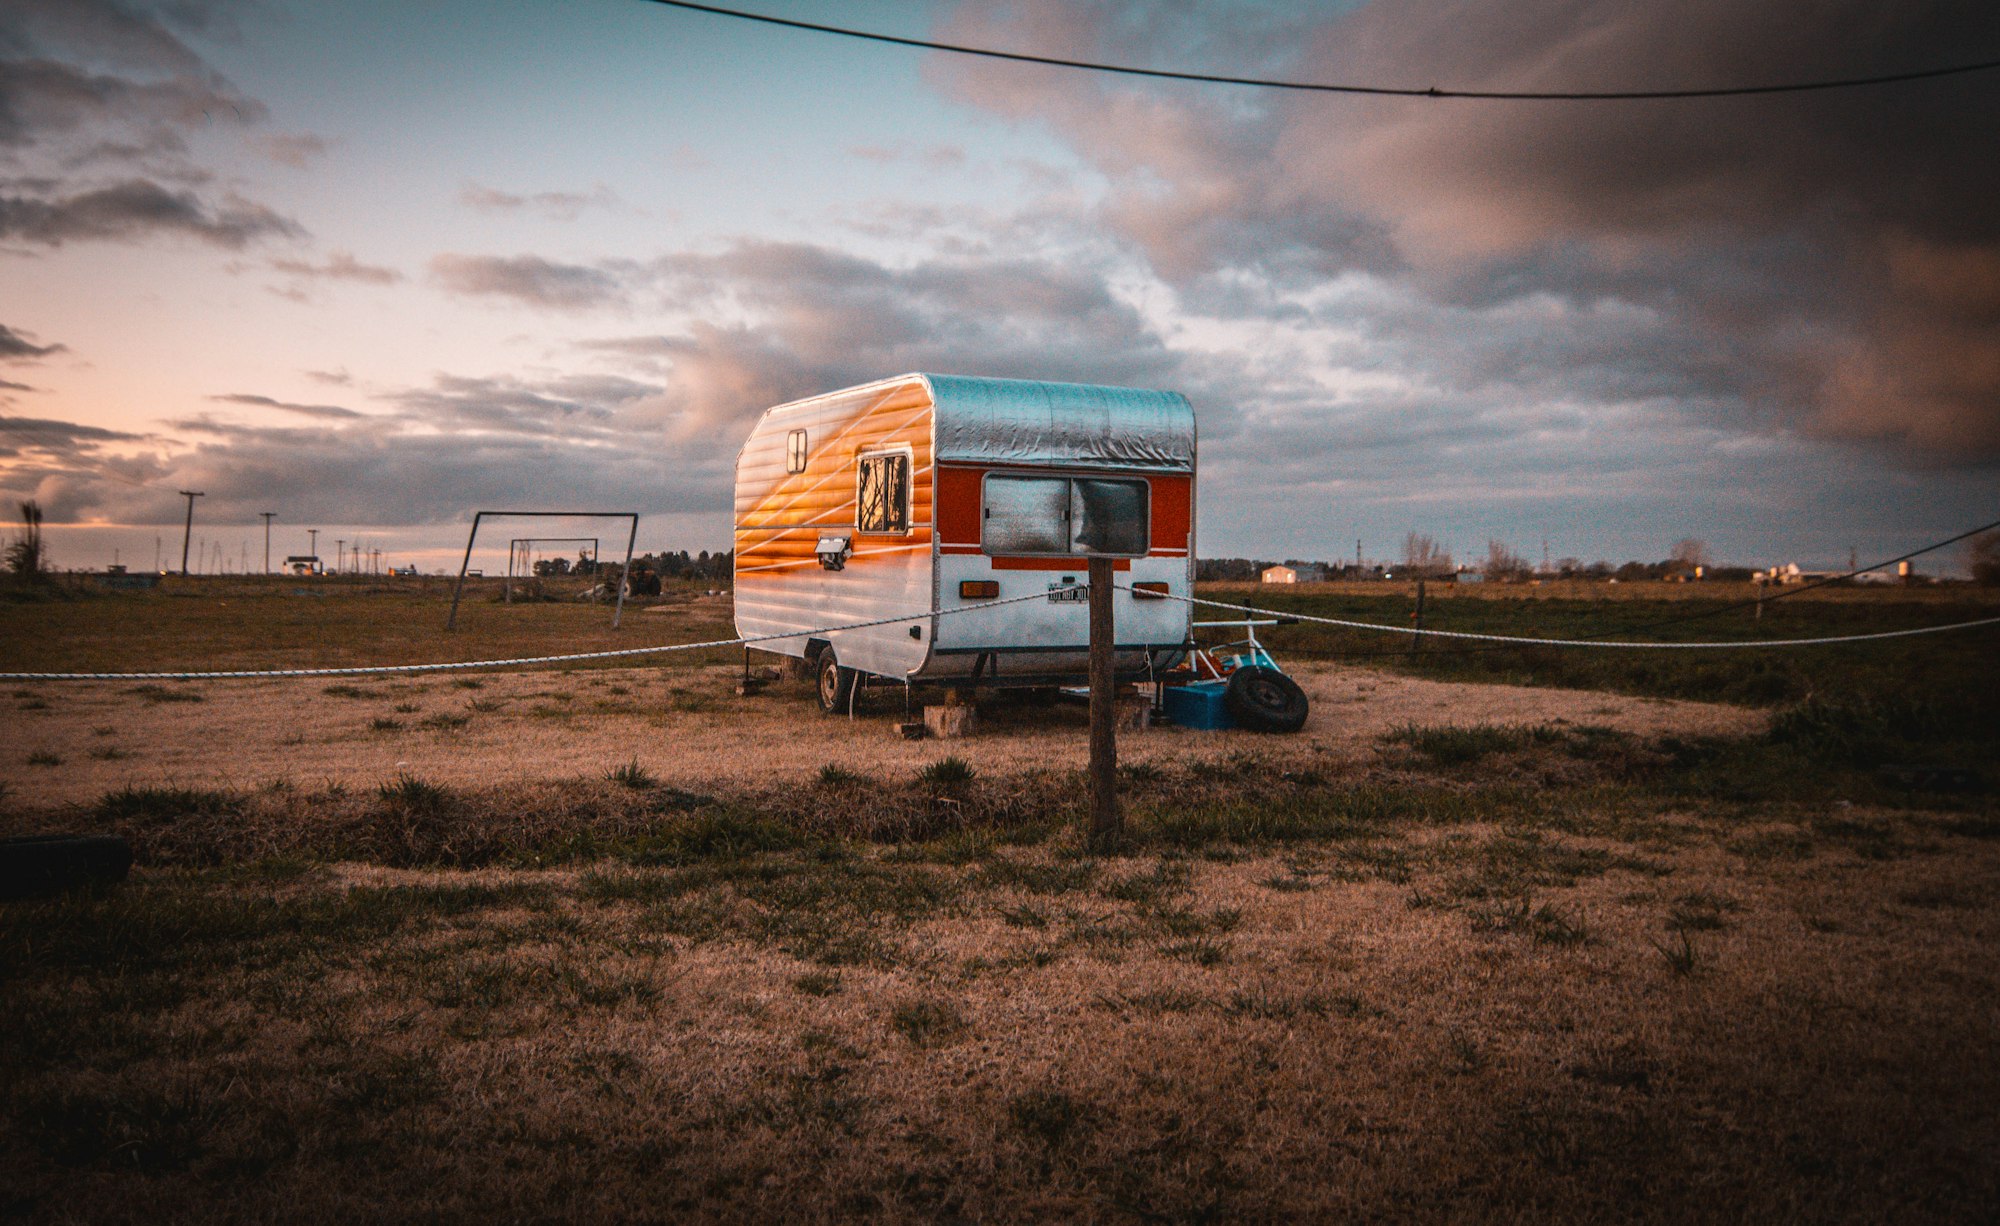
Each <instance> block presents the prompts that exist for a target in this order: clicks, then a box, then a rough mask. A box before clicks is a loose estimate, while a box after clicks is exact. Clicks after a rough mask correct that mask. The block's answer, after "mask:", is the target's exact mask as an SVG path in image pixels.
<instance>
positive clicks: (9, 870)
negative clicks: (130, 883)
mask: <svg viewBox="0 0 2000 1226" xmlns="http://www.w3.org/2000/svg"><path fill="white" fill-rule="evenodd" d="M131 868H132V848H131V845H130V844H128V843H126V841H125V840H124V839H122V838H119V837H117V836H116V835H70V834H42V835H29V836H26V837H23V838H11V839H0V900H9V901H10V900H13V899H20V898H44V897H47V896H48V895H51V894H60V893H62V892H63V891H64V890H70V889H75V888H76V887H77V886H81V885H109V884H111V883H113V882H118V881H123V880H125V874H126V873H127V872H129V871H130V870H131Z"/></svg>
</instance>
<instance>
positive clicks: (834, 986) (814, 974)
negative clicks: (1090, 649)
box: [792, 971, 840, 996]
mask: <svg viewBox="0 0 2000 1226" xmlns="http://www.w3.org/2000/svg"><path fill="white" fill-rule="evenodd" d="M792 990H793V991H795V992H797V993H799V995H801V996H832V995H834V994H835V993H836V992H838V991H840V976H839V975H838V974H836V973H834V972H833V971H807V972H806V973H805V974H803V975H798V976H794V977H793V979H792Z"/></svg>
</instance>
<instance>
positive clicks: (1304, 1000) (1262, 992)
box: [1222, 987, 1367, 1022]
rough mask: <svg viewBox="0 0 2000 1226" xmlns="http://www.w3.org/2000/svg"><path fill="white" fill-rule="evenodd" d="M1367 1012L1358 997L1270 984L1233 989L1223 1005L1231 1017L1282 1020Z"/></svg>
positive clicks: (1224, 1010)
mask: <svg viewBox="0 0 2000 1226" xmlns="http://www.w3.org/2000/svg"><path fill="white" fill-rule="evenodd" d="M1366 1011H1367V1006H1365V1005H1364V1004H1363V1003H1362V1001H1361V998H1360V997H1358V996H1347V995H1337V996H1325V995H1321V994H1320V993H1317V992H1306V993H1301V994H1296V995H1295V994H1292V993H1288V992H1279V991H1274V990H1273V989H1271V988H1268V987H1257V988H1254V989H1249V990H1240V989H1239V990H1238V991H1234V992H1231V993H1230V994H1229V1000H1228V1001H1227V1002H1226V1003H1225V1004H1224V1005H1223V1007H1222V1012H1223V1013H1224V1015H1226V1016H1228V1017H1247V1018H1253V1019H1256V1020H1259V1021H1280V1022H1289V1021H1293V1020H1296V1019H1298V1018H1302V1017H1332V1016H1338V1017H1360V1016H1361V1015H1362V1014H1363V1013H1365V1012H1366Z"/></svg>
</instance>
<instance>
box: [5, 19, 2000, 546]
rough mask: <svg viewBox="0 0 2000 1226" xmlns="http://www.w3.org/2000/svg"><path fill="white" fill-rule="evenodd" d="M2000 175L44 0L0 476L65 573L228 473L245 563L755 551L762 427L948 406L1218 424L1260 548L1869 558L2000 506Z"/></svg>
mask: <svg viewBox="0 0 2000 1226" xmlns="http://www.w3.org/2000/svg"><path fill="white" fill-rule="evenodd" d="M746 6H749V7H756V8H759V9H760V10H761V11H765V12H770V13H778V14H784V15H789V16H795V17H802V18H806V19H821V20H831V21H837V22H840V23H843V24H851V25H856V26H862V27H866V28H870V29H874V30H879V31H883V32H886V33H892V34H898V35H905V36H910V37H919V38H932V39H941V40H944V41H951V42H959V43H968V44H977V45H982V46H991V47H998V48H1004V49H1008V50H1016V51H1025V52H1032V53H1039V54H1046V55H1057V56H1065V57H1072V58H1085V59H1097V60H1108V61H1114V62H1119V63H1126V64H1141V65H1147V66H1153V67H1164V68H1175V69H1186V70H1193V71H1205V72H1215V73H1226V74H1231V75H1269V76H1282V77H1288V78H1292V79H1306V80H1317V81H1339V82H1350V83H1365V84H1383V85H1418V86H1428V85H1437V86H1442V87H1450V88H1477V89H1517V90H1562V89H1571V90H1606V89H1634V88H1641V89H1643V88H1674V87H1699V86H1710V85H1735V84H1757V83H1768V82H1776V81H1786V80H1798V79H1812V78H1824V77H1840V76H1851V75H1866V74H1873V73H1883V72H1895V71H1901V70H1906V69H1915V68H1925V67H1932V66H1939V65H1945V64H1952V63H1962V62H1966V61H1969V60H1977V59H1991V58H1994V57H1996V56H2000V22H1996V20H1995V19H1994V16H1993V10H1992V5H1991V2H1990V0H1939V2H1935V3H1924V2H1920V0H1913V2H1911V3H1904V4H1895V5H1883V4H1880V3H1879V2H1877V0H1867V2H1863V0H1793V2H1791V3H1787V4H1781V5H1760V4H1744V3H1742V0H1672V2H1669V3H1658V2H1647V0H1450V2H1446V0H1400V2H1390V0H1383V2H1380V3H1373V4H1348V5H1328V4H1309V3H1296V4H1281V3H1240V4H1230V3H1194V2H1192V0H1178V2H1162V3H1140V2H1127V3H1109V2H1091V0H999V2H993V3H968V4H962V5H961V4H954V3H949V2H940V3H933V4H921V3H910V4H891V3H885V2H865V0H864V2H856V3H845V4H841V5H814V4H809V3H804V2H802V0H756V2H755V4H754V5H750V4H749V0H746ZM1996 147H2000V73H1996V72H1988V73H1980V74H1971V75H1966V76H1958V77H1951V78H1945V79H1941V80H1936V81H1931V82H1925V83H1918V84H1908V85H1897V86H1889V87H1882V88H1874V89H1858V90H1851V91H1844V92H1838V93H1815V94H1797V95H1785V96H1776V97H1757V98H1739V99H1724V100H1708V101H1684V102H1628V103H1504V102H1450V101H1436V100H1423V99H1379V98H1378V99H1366V98H1355V97H1342V96H1328V95H1312V94H1300V93H1284V92H1276V91H1258V90H1252V89H1244V88H1234V87H1221V86H1212V85H1197V84H1178V83H1171V82H1157V81H1155V82H1148V81H1143V80H1137V79H1133V78H1129V77H1114V76H1105V75H1096V74H1086V73H1078V72H1073V71H1066V70H1062V69H1056V68H1045V67H1032V66H1023V65H1019V64H1007V63H1000V62H994V61H985V60H971V59H966V58H963V57H956V56H949V55H945V54H941V53H934V52H921V51H913V50H906V49H898V48H892V47H886V46H880V45H871V44H865V43H859V42H854V41H850V40H842V39H835V38H829V37H826V36H822V35H814V34H808V33H800V32H793V31H786V30H780V29H774V28H771V27H767V26H759V25H753V24H749V23H744V22H739V21H732V20H729V19H725V18H720V17H713V16H704V15H700V14H695V13H689V12H684V11H678V10H674V9H670V8H663V7H660V6H657V5H651V4H647V3H643V2H642V0H542V2H531V0H510V2H509V3H505V4H492V3H473V2H471V0H429V2H426V3H415V2H409V0H404V2H391V0H380V2H373V3H371V2H368V0H356V2H354V3H342V4H306V3H303V2H301V0H244V2H242V3H229V2H224V0H216V2H209V0H162V2H161V3H158V4H151V5H149V4H145V3H142V2H141V0H0V494H4V496H5V497H6V499H7V501H8V502H9V503H10V504H11V503H13V502H16V501H18V500H20V499H22V498H29V497H32V498H35V499H38V500H39V501H40V503H41V504H42V506H43V508H44V510H45V512H46V514H47V516H48V520H49V524H50V529H49V534H50V539H51V544H52V547H53V550H54V554H55V560H56V562H57V564H58V565H63V566H89V565H101V564H103V563H105V562H108V561H110V560H111V558H112V555H113V551H114V550H117V551H118V556H119V557H120V558H121V560H123V561H126V562H127V563H131V564H135V565H138V566H147V565H150V564H151V563H152V561H153V558H154V557H155V540H156V538H163V539H164V541H165V542H166V547H167V552H168V553H169V555H171V553H172V550H173V548H175V547H177V545H178V536H179V525H180V522H181V514H182V508H183V505H184V504H183V501H182V500H181V499H180V498H179V497H178V496H177V494H176V491H177V490H180V489H197V490H202V491H205V494H206V496H205V497H204V498H203V499H201V500H200V502H199V503H198V505H197V508H196V519H197V525H196V532H197V535H198V536H201V537H203V538H204V539H205V540H206V542H207V543H208V545H209V547H210V549H211V550H214V549H216V548H221V549H222V550H223V552H224V553H225V555H226V557H227V559H228V562H229V564H230V565H231V566H232V567H233V566H236V565H238V564H239V563H240V562H241V560H242V558H243V557H244V556H245V552H246V550H247V553H248V556H249V558H250V560H251V564H252V565H253V567H254V566H255V565H259V564H261V553H262V536H261V528H260V527H259V524H260V521H259V520H258V518H257V512H259V511H275V512H276V513H277V524H278V527H277V529H276V532H277V535H276V537H275V538H274V552H277V553H281V554H282V553H287V552H303V550H304V547H305V542H306V538H305V529H307V528H317V529H319V530H320V538H321V551H322V553H325V554H327V555H329V556H330V555H331V554H332V552H333V551H332V550H331V549H329V548H327V546H328V545H330V544H331V543H332V541H333V539H334V538H336V537H344V538H346V539H348V540H363V541H366V542H367V543H368V544H369V545H371V546H373V547H379V548H382V549H383V550H384V552H385V556H386V557H388V558H389V559H390V560H394V561H418V562H420V563H421V564H422V565H424V566H425V567H426V569H434V568H437V567H440V566H443V565H446V564H447V563H455V561H456V556H455V549H456V547H457V546H458V545H462V542H463V539H464V538H463V534H464V528H465V525H466V524H467V523H468V522H469V520H470V517H471V513H472V511H473V510H475V509H479V508H494V507H502V506H510V507H554V506H562V507H573V508H589V509H606V510H627V509H630V510H637V511H640V512H641V513H643V515H644V516H645V519H644V526H643V528H642V534H641V540H640V546H641V548H642V549H644V548H690V549H699V548H710V549H717V548H725V547H727V541H728V534H729V526H728V517H729V511H728V507H729V497H728V495H729V487H730V481H731V469H732V465H733V463H734V458H735V453H736V449H737V447H738V445H739V443H740V442H741V440H742V437H743V435H744V433H745V431H746V429H747V427H748V424H749V422H750V421H751V420H752V419H753V418H754V417H755V415H756V414H757V413H758V412H759V411H761V410H762V409H763V408H765V407H767V406H769V405H771V404H773V403H777V402H779V401H782V400H786V399H790V398H793V397H797V396H801V395H806V394H810V393H813V392H817V391H824V390H830V389H833V388H836V387H841V386H845V385H849V384H853V383H858V382H862V381H866V380H869V379H874V378H879V377H882V376H885V375H889V374H896V373H901V372H903V371H908V370H931V371H944V372H955V373H966V374H989V375H1002V376H1013V377H1022V378H1048V379H1063V380H1078V381H1085V382H1101V383H1115V384H1126V385H1136V386H1149V387H1167V388H1174V389H1178V390H1180V391H1182V392H1185V393H1186V394H1187V395H1188V397H1189V398H1190V399H1191V400H1192V401H1193V403H1194V405H1195V409H1196V413H1197V416H1198V418H1199V420H1200V424H1201V431H1202V473H1201V492H1200V497H1201V503H1200V534H1201V545H1202V551H1203V553H1205V554H1209V555H1237V554H1248V555H1255V556H1265V557H1286V556H1301V557H1329V558H1336V557H1343V556H1351V555H1352V553H1353V549H1354V542H1355V540H1356V538H1357V537H1358V538H1361V539H1362V541H1363V542H1364V549H1365V551H1366V552H1367V554H1368V556H1369V557H1371V558H1388V557H1393V556H1395V555H1396V554H1397V553H1398V551H1399V549H1400V543H1401V541H1402V538H1403V536H1404V534H1405V533H1406V532H1410V531H1418V532H1423V533H1427V534H1430V535H1432V536H1435V537H1437V538H1439V539H1441V540H1443V541H1445V542H1447V543H1449V544H1450V545H1451V546H1452V547H1453V549H1454V550H1455V551H1456V552H1457V553H1458V555H1459V556H1460V558H1461V559H1465V558H1469V557H1473V556H1476V555H1483V554H1484V552H1485V548H1486V542H1487V541H1488V540H1489V539H1500V540H1503V541H1505V542H1508V543H1509V544H1511V545H1512V546H1513V547H1514V548H1515V549H1516V550H1518V551H1520V552H1522V553H1524V554H1527V555H1529V556H1531V557H1539V555H1540V553H1541V550H1542V546H1543V542H1544V541H1545V540H1546V541H1547V542H1548V547H1549V549H1550V551H1551V552H1552V554H1553V555H1554V556H1557V557H1560V556H1565V555H1573V556H1579V557H1582V558H1585V559H1592V558H1607V559H1610V560H1613V561H1622V560H1624V559H1627V558H1641V559H1648V560H1652V559H1658V558H1660V557H1663V556H1665V555H1666V553H1667V552H1668V550H1669V548H1670V547H1671V546H1672V544H1673V543H1674V542H1675V541H1676V540H1678V539H1680V538H1682V537H1689V536H1692V537H1699V538H1702V539H1704V540H1706V541H1707V542H1708V543H1709V545H1710V547H1711V550H1712V552H1713V553H1714V554H1715V555H1716V556H1718V557H1719V558H1721V559H1724V560H1734V561H1741V562H1773V561H1788V560H1797V561H1800V562H1803V563H1807V564H1817V563H1834V562H1845V560H1846V558H1847V555H1848V551H1849V549H1850V548H1854V549H1858V550H1859V551H1860V553H1861V555H1862V557H1863V559H1864V560H1866V559H1867V558H1868V557H1870V556H1887V555H1891V554H1895V553H1900V552H1902V551H1903V550H1905V549H1907V548H1911V547H1914V546H1916V545H1919V544H1922V543H1925V542H1927V541H1929V540H1932V539H1936V538H1940V537H1944V536H1948V535H1951V534H1952V533H1954V532H1957V531H1960V530H1962V529H1963V528H1966V527H1969V526H1972V525H1975V524H1978V523H1982V522H1985V521H1986V520H1989V519H1993V518H1995V517H1996V516H2000V207H1996V205H1995V201H1996V200H2000V157H1996V156H1994V150H1995V148H1996ZM455 542H456V544H455ZM503 552H504V544H503Z"/></svg>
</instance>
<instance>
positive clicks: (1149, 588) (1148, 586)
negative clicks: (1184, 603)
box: [1132, 583, 1167, 600]
mask: <svg viewBox="0 0 2000 1226" xmlns="http://www.w3.org/2000/svg"><path fill="white" fill-rule="evenodd" d="M1132 595H1134V596H1135V597H1137V598H1138V599H1140V600H1165V599H1166V598H1167V585H1166V584H1164V583H1135V584H1133V585H1132Z"/></svg>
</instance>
